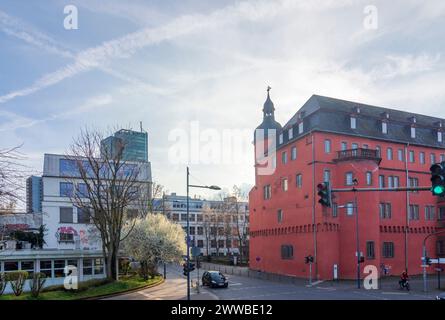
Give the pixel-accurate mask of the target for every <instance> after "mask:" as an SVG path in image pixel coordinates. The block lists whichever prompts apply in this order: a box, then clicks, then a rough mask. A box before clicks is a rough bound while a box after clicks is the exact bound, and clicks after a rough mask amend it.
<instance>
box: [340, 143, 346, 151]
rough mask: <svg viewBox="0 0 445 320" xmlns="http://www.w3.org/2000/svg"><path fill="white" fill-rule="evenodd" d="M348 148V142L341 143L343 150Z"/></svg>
mask: <svg viewBox="0 0 445 320" xmlns="http://www.w3.org/2000/svg"><path fill="white" fill-rule="evenodd" d="M347 149H348V143H347V142H342V143H341V151H345V150H347Z"/></svg>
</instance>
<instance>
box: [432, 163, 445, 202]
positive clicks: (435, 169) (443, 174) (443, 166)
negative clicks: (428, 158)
mask: <svg viewBox="0 0 445 320" xmlns="http://www.w3.org/2000/svg"><path fill="white" fill-rule="evenodd" d="M430 171H431V192H432V193H433V195H434V196H441V197H442V196H444V195H445V162H441V163H435V164H433V165H432V166H431V168H430Z"/></svg>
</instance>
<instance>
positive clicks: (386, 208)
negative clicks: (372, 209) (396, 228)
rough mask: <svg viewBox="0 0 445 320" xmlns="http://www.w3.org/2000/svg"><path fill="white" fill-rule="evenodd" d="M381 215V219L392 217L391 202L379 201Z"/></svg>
mask: <svg viewBox="0 0 445 320" xmlns="http://www.w3.org/2000/svg"><path fill="white" fill-rule="evenodd" d="M379 215H380V219H391V215H392V213H391V204H390V203H379Z"/></svg>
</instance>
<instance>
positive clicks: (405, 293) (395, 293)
mask: <svg viewBox="0 0 445 320" xmlns="http://www.w3.org/2000/svg"><path fill="white" fill-rule="evenodd" d="M382 294H405V295H406V294H409V293H408V292H382Z"/></svg>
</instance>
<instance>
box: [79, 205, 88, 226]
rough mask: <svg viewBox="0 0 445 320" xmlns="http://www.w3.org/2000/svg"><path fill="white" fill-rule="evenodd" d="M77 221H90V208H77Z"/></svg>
mask: <svg viewBox="0 0 445 320" xmlns="http://www.w3.org/2000/svg"><path fill="white" fill-rule="evenodd" d="M77 223H90V211H89V209H88V208H77Z"/></svg>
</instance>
